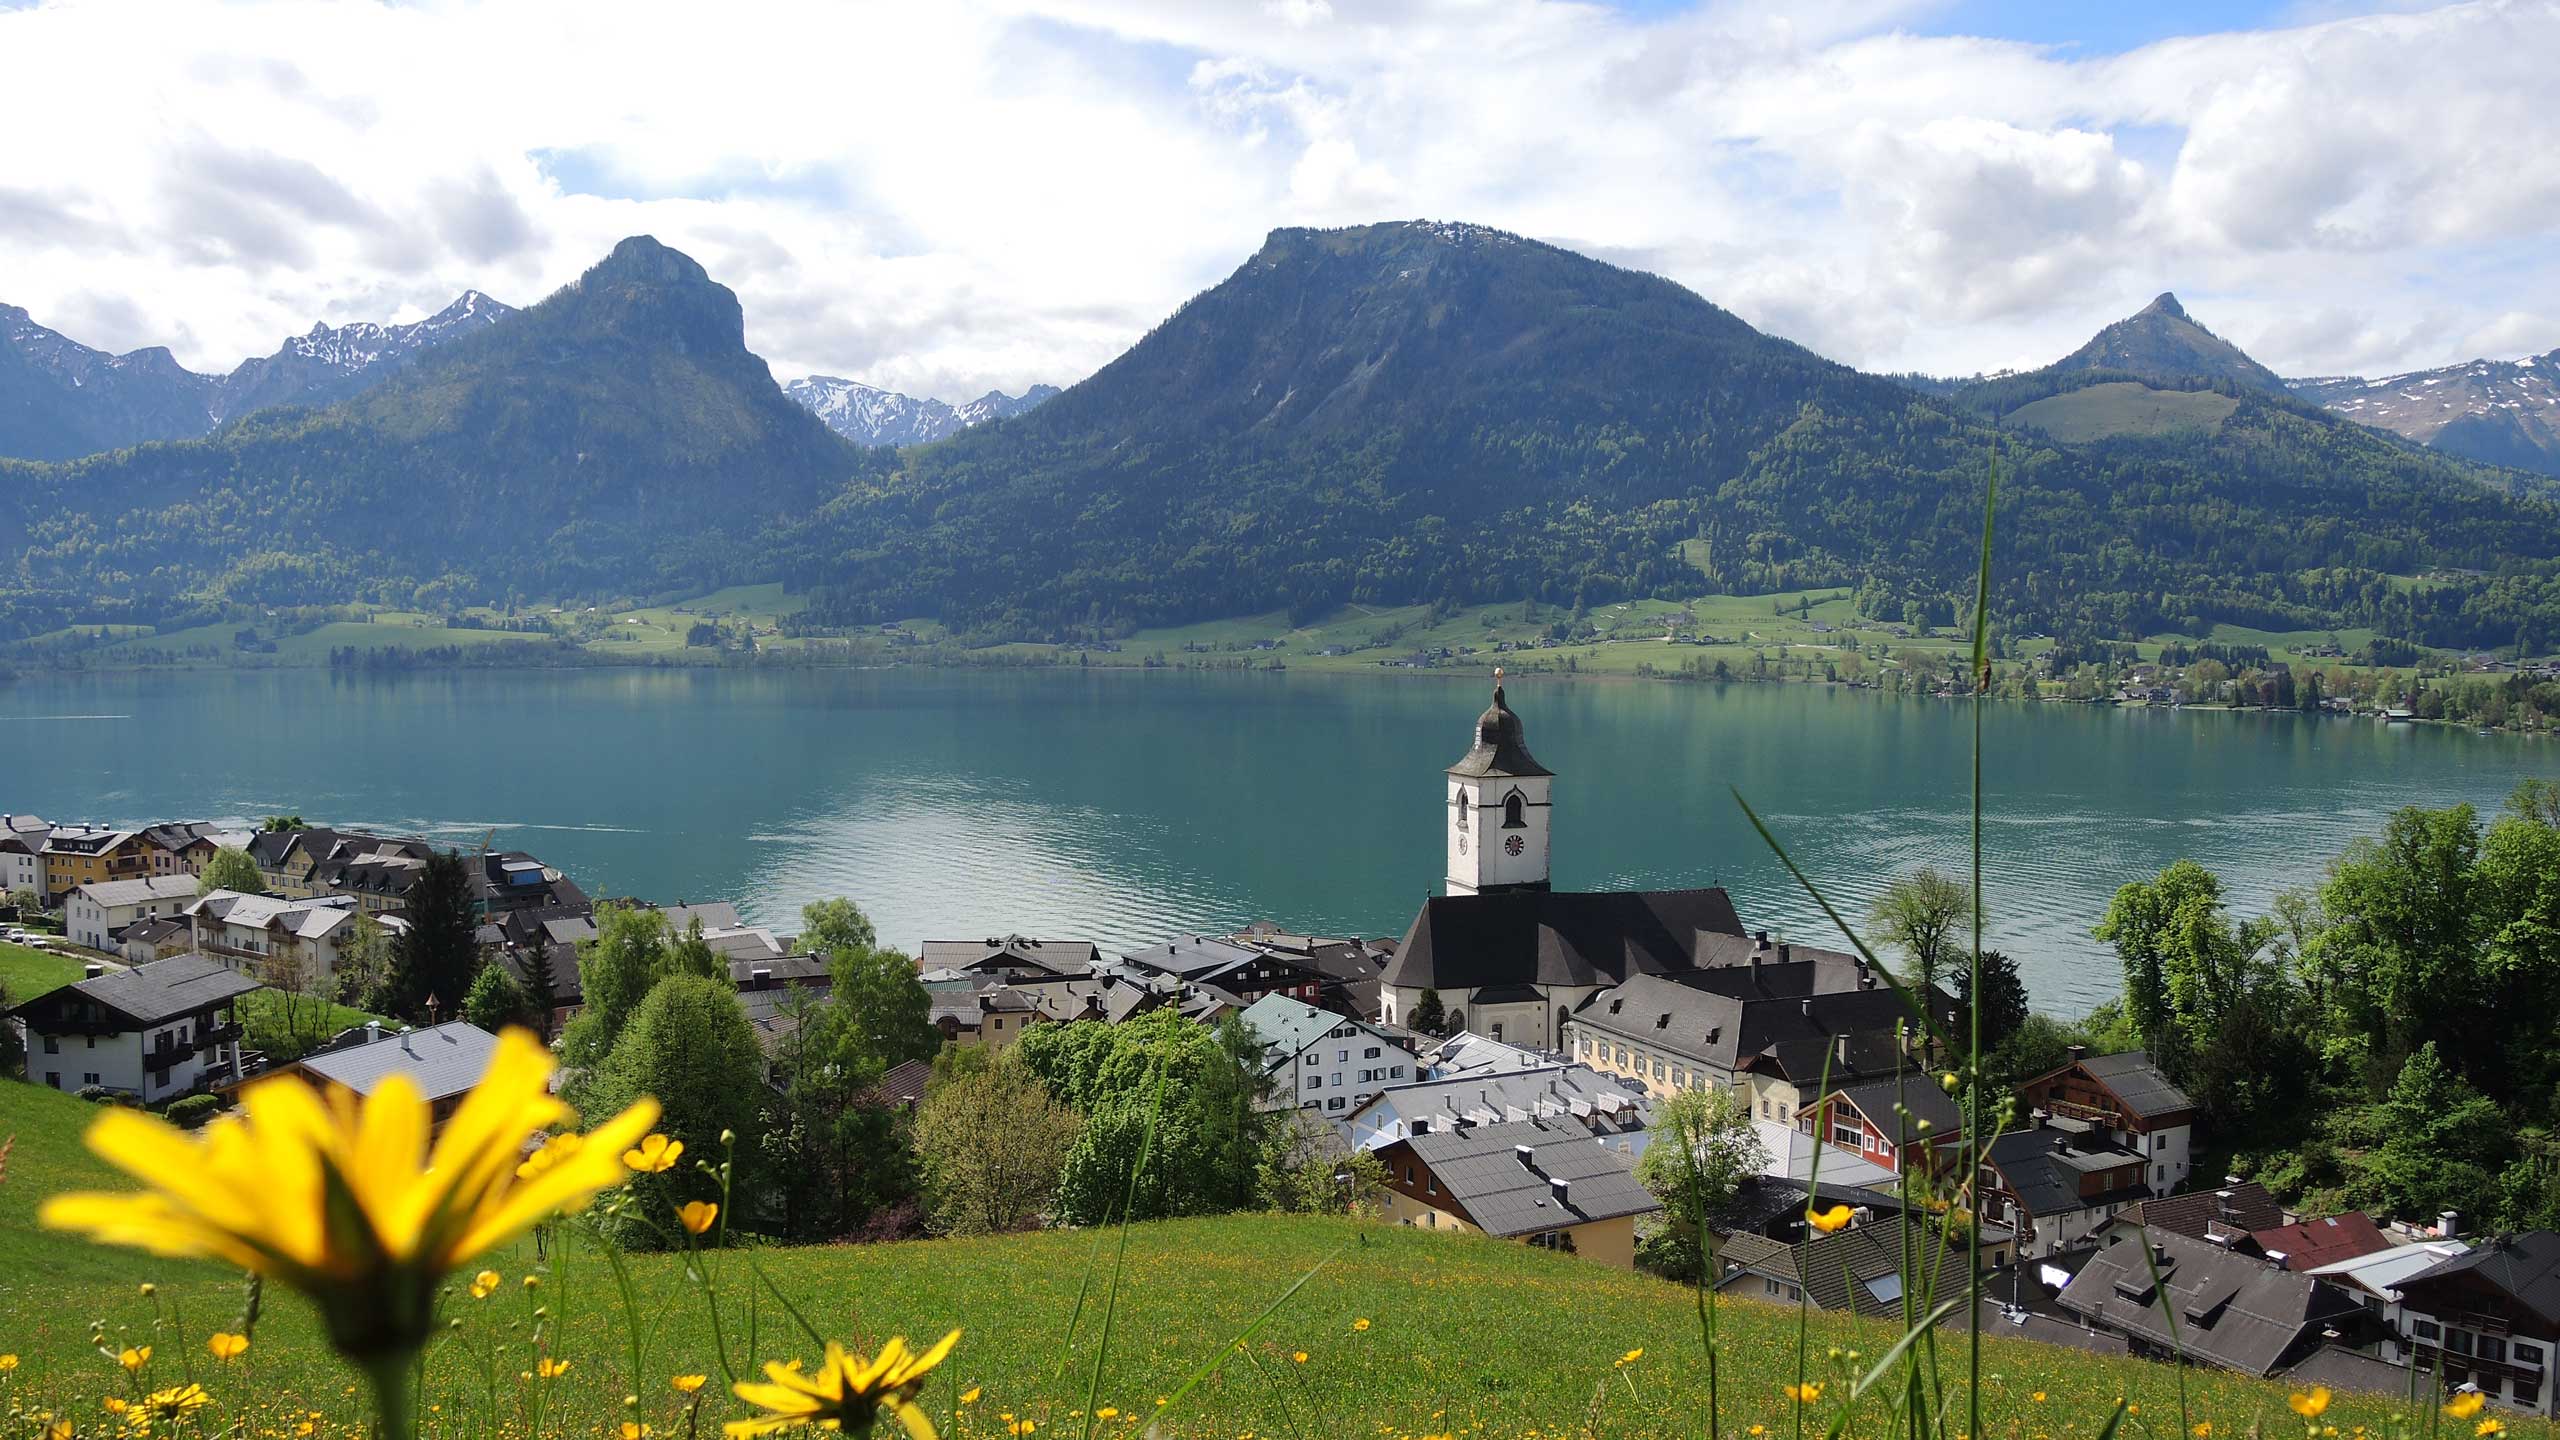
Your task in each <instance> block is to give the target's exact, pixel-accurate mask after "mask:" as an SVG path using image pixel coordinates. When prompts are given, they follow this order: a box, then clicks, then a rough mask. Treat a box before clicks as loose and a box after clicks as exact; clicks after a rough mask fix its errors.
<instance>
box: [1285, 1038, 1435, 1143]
mask: <svg viewBox="0 0 2560 1440" xmlns="http://www.w3.org/2000/svg"><path fill="white" fill-rule="evenodd" d="M1277 1074H1278V1078H1279V1079H1280V1081H1281V1083H1282V1086H1283V1089H1282V1098H1284V1099H1287V1100H1289V1101H1290V1102H1292V1103H1294V1104H1296V1105H1298V1106H1299V1107H1300V1108H1302V1109H1307V1110H1313V1111H1315V1112H1317V1113H1318V1114H1321V1115H1323V1116H1325V1117H1327V1118H1328V1119H1332V1120H1341V1119H1344V1118H1346V1117H1347V1116H1348V1115H1349V1114H1350V1113H1351V1110H1352V1108H1353V1107H1354V1106H1356V1105H1358V1104H1359V1103H1360V1102H1361V1101H1363V1100H1366V1099H1368V1098H1369V1097H1370V1096H1372V1095H1375V1094H1376V1093H1378V1092H1379V1091H1380V1090H1383V1089H1385V1088H1386V1087H1388V1086H1390V1085H1410V1084H1412V1083H1413V1082H1414V1081H1415V1080H1416V1079H1418V1078H1420V1077H1421V1074H1422V1062H1421V1061H1420V1060H1417V1059H1416V1058H1414V1054H1413V1052H1412V1051H1410V1050H1407V1049H1405V1048H1404V1047H1403V1046H1401V1045H1397V1044H1395V1043H1393V1042H1391V1041H1389V1040H1388V1039H1387V1038H1386V1037H1385V1036H1383V1035H1377V1034H1372V1033H1371V1032H1370V1031H1368V1030H1366V1029H1364V1028H1362V1027H1360V1026H1358V1025H1349V1024H1345V1025H1336V1026H1335V1027H1333V1029H1332V1030H1331V1031H1329V1032H1327V1033H1326V1034H1325V1035H1324V1036H1323V1038H1321V1039H1319V1040H1317V1041H1316V1042H1315V1043H1313V1044H1311V1045H1309V1046H1308V1047H1307V1048H1305V1049H1304V1050H1301V1051H1299V1052H1298V1053H1297V1054H1296V1055H1295V1056H1292V1057H1291V1058H1290V1059H1289V1060H1288V1061H1287V1062H1286V1063H1285V1064H1283V1065H1281V1066H1280V1067H1279V1070H1278V1072H1277Z"/></svg>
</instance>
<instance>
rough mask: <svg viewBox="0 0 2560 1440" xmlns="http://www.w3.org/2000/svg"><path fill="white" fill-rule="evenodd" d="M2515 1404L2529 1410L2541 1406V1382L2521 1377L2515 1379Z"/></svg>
mask: <svg viewBox="0 0 2560 1440" xmlns="http://www.w3.org/2000/svg"><path fill="white" fill-rule="evenodd" d="M2516 1403H2517V1404H2519V1405H2523V1406H2526V1407H2529V1408H2530V1407H2537V1406H2539V1405H2541V1404H2542V1382H2541V1381H2539V1380H2527V1379H2525V1378H2524V1377H2523V1376H2518V1377H2516Z"/></svg>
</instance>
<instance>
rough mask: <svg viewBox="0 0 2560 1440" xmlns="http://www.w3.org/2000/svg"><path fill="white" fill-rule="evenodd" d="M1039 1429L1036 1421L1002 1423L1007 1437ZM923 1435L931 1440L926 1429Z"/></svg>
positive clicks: (911, 1425) (909, 1427) (931, 1432)
mask: <svg viewBox="0 0 2560 1440" xmlns="http://www.w3.org/2000/svg"><path fill="white" fill-rule="evenodd" d="M1039 1428H1040V1422H1038V1421H1036V1420H1007V1421H1006V1422H1004V1433H1006V1434H1007V1435H1029V1434H1031V1433H1032V1432H1034V1431H1036V1430H1038V1429H1039ZM907 1429H908V1430H910V1431H913V1430H914V1429H915V1426H914V1425H913V1424H909V1425H908V1426H907ZM924 1434H925V1436H926V1440H931V1437H932V1435H933V1431H932V1430H931V1429H930V1428H928V1429H926V1430H925V1432H924Z"/></svg>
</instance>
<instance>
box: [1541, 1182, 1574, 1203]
mask: <svg viewBox="0 0 2560 1440" xmlns="http://www.w3.org/2000/svg"><path fill="white" fill-rule="evenodd" d="M1547 1188H1548V1189H1549V1190H1551V1191H1553V1192H1555V1197H1556V1203H1557V1204H1558V1205H1562V1204H1564V1203H1566V1201H1567V1200H1568V1199H1569V1198H1570V1196H1571V1191H1572V1187H1571V1186H1570V1185H1567V1184H1566V1183H1565V1182H1564V1181H1563V1180H1562V1179H1559V1178H1558V1177H1556V1176H1553V1175H1550V1176H1548V1177H1547Z"/></svg>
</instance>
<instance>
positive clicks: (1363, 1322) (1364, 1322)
mask: <svg viewBox="0 0 2560 1440" xmlns="http://www.w3.org/2000/svg"><path fill="white" fill-rule="evenodd" d="M1351 1328H1352V1329H1354V1330H1366V1329H1368V1328H1369V1319H1368V1317H1367V1316H1365V1315H1364V1316H1362V1317H1361V1318H1359V1319H1357V1320H1354V1321H1352V1322H1351Z"/></svg>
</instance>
